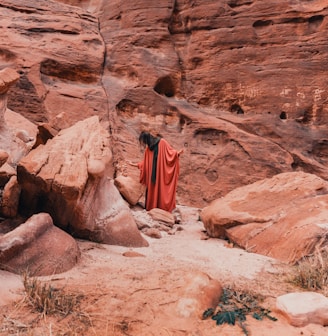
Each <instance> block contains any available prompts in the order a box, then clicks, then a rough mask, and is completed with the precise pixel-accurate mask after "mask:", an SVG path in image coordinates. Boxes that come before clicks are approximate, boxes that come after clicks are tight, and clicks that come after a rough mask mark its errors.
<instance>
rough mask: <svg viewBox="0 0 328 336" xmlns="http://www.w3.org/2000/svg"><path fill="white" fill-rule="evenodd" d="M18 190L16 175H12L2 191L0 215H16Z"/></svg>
mask: <svg viewBox="0 0 328 336" xmlns="http://www.w3.org/2000/svg"><path fill="white" fill-rule="evenodd" d="M20 192H21V188H20V185H19V184H18V182H17V177H16V175H13V176H11V178H10V180H9V181H8V183H7V184H6V185H5V187H4V189H3V191H2V197H1V198H0V215H2V216H4V217H6V218H14V217H16V216H17V215H18V206H19V196H20Z"/></svg>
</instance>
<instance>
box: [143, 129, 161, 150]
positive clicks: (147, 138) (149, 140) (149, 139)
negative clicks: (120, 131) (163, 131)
mask: <svg viewBox="0 0 328 336" xmlns="http://www.w3.org/2000/svg"><path fill="white" fill-rule="evenodd" d="M157 141H158V138H157V137H154V136H153V135H152V134H150V133H149V132H146V131H142V132H141V133H140V135H139V142H140V143H142V144H145V145H147V146H148V147H152V146H153V145H154V144H155V143H156V142H157Z"/></svg>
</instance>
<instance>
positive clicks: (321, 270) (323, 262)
mask: <svg viewBox="0 0 328 336" xmlns="http://www.w3.org/2000/svg"><path fill="white" fill-rule="evenodd" d="M290 282H291V283H293V284H295V285H297V286H299V287H301V288H304V289H307V290H312V291H321V292H323V294H325V295H328V247H326V248H323V249H321V250H319V249H317V250H316V251H315V253H314V254H313V255H311V256H308V257H305V258H303V259H302V260H301V261H300V262H299V263H298V264H297V265H296V266H295V268H294V272H293V274H292V276H291V279H290Z"/></svg>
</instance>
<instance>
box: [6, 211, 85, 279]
mask: <svg viewBox="0 0 328 336" xmlns="http://www.w3.org/2000/svg"><path fill="white" fill-rule="evenodd" d="M79 257H80V250H79V247H78V245H77V243H76V241H75V240H74V239H73V238H72V237H71V236H70V235H69V234H67V233H66V232H64V231H63V230H61V229H59V228H58V227H56V226H54V225H53V222H52V219H51V217H50V215H49V214H47V213H39V214H36V215H33V216H32V217H30V218H29V219H28V220H27V221H26V222H25V223H23V224H21V225H20V226H18V227H17V228H16V229H14V230H11V231H10V232H8V233H5V234H4V235H1V236H0V265H1V266H0V267H1V269H3V270H7V271H9V272H12V273H17V274H23V273H24V272H26V273H28V274H29V275H32V276H39V275H51V274H56V273H62V272H65V271H67V270H69V269H71V268H72V267H73V266H75V265H76V263H77V261H78V260H79Z"/></svg>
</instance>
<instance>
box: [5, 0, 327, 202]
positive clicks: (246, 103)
mask: <svg viewBox="0 0 328 336" xmlns="http://www.w3.org/2000/svg"><path fill="white" fill-rule="evenodd" d="M65 3H66V4H65ZM327 13H328V7H327V6H326V2H325V1H320V0H317V1H294V0H289V1H278V0H274V1H270V2H265V1H262V0H254V1H251V0H247V1H246V0H240V1H238V0H224V1H219V2H218V1H217V0H207V1H204V0H203V1H198V0H194V1H183V0H176V1H173V0H159V1H156V2H153V1H152V2H150V1H146V0H138V1H95V0H89V1H79V0H67V1H65V0H61V1H57V2H55V1H53V2H49V1H38V2H37V3H36V2H35V1H31V0H15V1H14V0H5V1H3V0H0V23H1V26H2V27H3V28H2V30H1V33H0V41H1V50H0V67H6V66H8V65H14V66H15V67H16V69H17V70H18V71H20V74H21V79H20V81H19V82H18V83H17V85H16V87H15V88H13V89H12V91H11V94H10V96H9V99H8V106H9V107H10V108H11V109H13V110H15V111H16V112H20V113H21V114H23V115H25V116H27V117H29V119H31V120H34V121H35V122H38V121H44V120H46V121H49V122H50V123H52V124H53V125H54V126H55V127H56V128H65V127H68V126H70V125H72V124H73V123H74V122H76V121H77V120H80V119H84V118H86V117H88V116H90V115H93V114H97V115H99V116H100V119H101V120H102V121H103V122H106V123H107V124H106V125H108V127H109V130H110V132H111V136H112V141H113V142H114V143H115V148H114V150H113V151H114V157H115V159H114V162H115V164H116V169H117V170H123V169H125V168H123V166H124V162H125V160H126V159H128V160H138V159H140V158H141V155H142V153H141V152H140V151H139V149H138V144H137V137H138V133H139V132H140V130H141V129H144V128H146V129H151V130H154V131H155V132H159V133H161V134H162V135H163V136H165V137H166V138H167V139H168V140H169V142H171V143H172V145H173V146H174V147H177V148H178V147H179V148H181V147H182V146H185V148H186V150H185V153H184V155H183V156H182V157H181V177H180V182H179V188H178V200H180V201H181V202H182V203H185V204H186V203H189V204H191V205H196V206H203V205H205V204H207V203H208V202H210V201H211V200H213V199H215V198H217V197H220V196H222V195H224V194H226V193H227V192H228V191H230V190H232V189H234V188H235V187H237V186H240V185H245V184H248V183H251V182H254V181H256V180H258V179H261V178H264V177H268V176H273V175H274V174H276V173H279V172H282V171H291V170H304V171H307V172H312V173H316V174H318V175H319V176H321V177H323V178H327V177H328V174H327V170H326V164H327V163H328V150H327V149H326V147H327V146H326V145H327V138H328V134H327V131H326V129H325V127H324V125H325V123H326V122H327V104H326V101H327V89H326V88H327V78H328V77H327V72H328V66H327V64H328V63H327V62H326V60H327V56H328V55H327V53H328V50H327V48H326V31H327Z"/></svg>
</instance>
